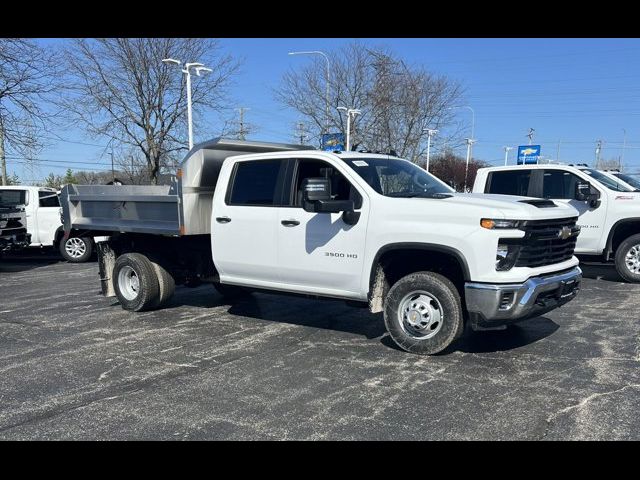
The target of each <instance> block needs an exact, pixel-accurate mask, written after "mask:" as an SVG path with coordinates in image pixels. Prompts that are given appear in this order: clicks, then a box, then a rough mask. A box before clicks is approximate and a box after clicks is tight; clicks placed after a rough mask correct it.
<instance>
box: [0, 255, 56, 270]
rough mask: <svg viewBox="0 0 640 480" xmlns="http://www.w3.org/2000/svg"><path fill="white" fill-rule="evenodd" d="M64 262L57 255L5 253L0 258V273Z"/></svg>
mask: <svg viewBox="0 0 640 480" xmlns="http://www.w3.org/2000/svg"><path fill="white" fill-rule="evenodd" d="M64 261H65V260H64V259H63V258H62V257H60V256H59V255H55V254H53V255H51V254H46V253H43V254H40V253H39V252H35V253H31V254H29V255H26V254H18V253H5V254H3V255H2V256H1V257H0V273H17V272H25V271H27V270H32V269H34V268H40V267H45V266H47V265H53V264H54V263H63V262H64Z"/></svg>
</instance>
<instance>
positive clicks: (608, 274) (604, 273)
mask: <svg viewBox="0 0 640 480" xmlns="http://www.w3.org/2000/svg"><path fill="white" fill-rule="evenodd" d="M580 268H581V269H582V276H583V277H585V278H591V279H593V280H604V281H606V282H616V283H619V282H624V280H623V279H622V277H621V276H620V275H618V272H617V271H616V267H615V266H614V265H612V264H606V263H600V264H597V263H582V262H581V263H580Z"/></svg>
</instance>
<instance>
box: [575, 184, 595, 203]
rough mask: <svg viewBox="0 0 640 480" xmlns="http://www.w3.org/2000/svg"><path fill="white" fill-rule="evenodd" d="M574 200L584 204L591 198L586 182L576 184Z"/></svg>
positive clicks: (589, 186) (589, 188) (589, 187)
mask: <svg viewBox="0 0 640 480" xmlns="http://www.w3.org/2000/svg"><path fill="white" fill-rule="evenodd" d="M574 197H575V199H576V200H578V201H580V202H586V201H588V200H590V197H591V184H590V183H588V182H579V183H576V191H575V195H574Z"/></svg>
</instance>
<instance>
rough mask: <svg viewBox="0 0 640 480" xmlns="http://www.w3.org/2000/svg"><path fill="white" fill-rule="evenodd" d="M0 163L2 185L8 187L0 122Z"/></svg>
mask: <svg viewBox="0 0 640 480" xmlns="http://www.w3.org/2000/svg"><path fill="white" fill-rule="evenodd" d="M0 163H1V164H2V185H8V184H9V181H8V180H7V159H6V158H5V157H4V126H3V125H2V122H0Z"/></svg>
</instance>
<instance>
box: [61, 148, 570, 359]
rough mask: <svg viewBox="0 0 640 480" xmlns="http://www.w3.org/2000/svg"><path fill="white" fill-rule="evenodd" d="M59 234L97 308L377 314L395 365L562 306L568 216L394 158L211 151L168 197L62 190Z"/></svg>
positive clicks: (166, 189) (192, 163)
mask: <svg viewBox="0 0 640 480" xmlns="http://www.w3.org/2000/svg"><path fill="white" fill-rule="evenodd" d="M61 200H62V207H63V212H64V214H63V216H64V225H65V230H70V229H72V228H76V229H81V230H84V231H88V232H93V234H94V235H111V237H110V239H109V240H108V241H107V242H101V243H99V244H98V245H97V250H98V260H99V269H100V278H101V281H102V288H103V293H104V294H105V295H107V296H112V295H116V296H117V298H118V300H119V302H120V304H121V306H122V308H124V309H126V310H133V311H139V310H147V309H152V308H157V307H158V306H160V305H162V304H163V303H164V302H165V301H166V300H167V299H168V298H169V297H170V296H171V295H172V294H173V290H174V287H175V284H187V285H195V284H198V283H199V282H211V283H213V284H214V285H215V287H216V288H217V289H218V291H219V292H220V293H221V294H222V295H225V296H227V297H229V298H232V297H234V296H236V295H239V294H242V293H243V292H246V291H247V290H267V291H278V292H286V293H290V294H303V295H307V296H314V297H330V298H339V299H344V300H347V301H349V302H350V303H359V304H362V305H366V304H367V303H368V306H369V308H370V310H371V311H372V312H382V311H383V312H384V321H385V324H386V327H387V330H388V331H389V333H390V335H391V338H392V339H393V340H394V341H395V342H396V343H397V345H398V346H399V347H401V348H403V349H404V350H407V351H409V352H414V353H420V354H433V353H437V352H440V351H442V350H443V349H445V348H446V347H447V346H448V345H450V344H451V343H452V342H453V341H454V340H455V339H456V338H458V337H459V336H460V335H461V334H462V332H463V328H464V324H465V321H467V320H468V321H469V322H470V323H471V326H472V327H473V328H474V329H482V328H495V327H498V326H504V325H506V324H508V323H511V322H516V321H518V320H523V319H525V318H529V317H532V316H537V315H541V314H543V313H545V312H548V311H550V310H552V309H554V308H556V307H558V306H560V305H562V304H564V303H566V302H568V301H570V300H571V299H573V298H574V297H575V295H576V294H577V292H578V290H579V285H580V280H581V271H580V269H579V267H578V260H577V259H576V258H575V257H574V256H573V250H574V246H575V240H576V237H577V235H578V233H579V228H578V227H576V219H577V212H576V211H575V209H573V208H572V207H570V206H567V205H562V204H561V205H554V204H553V203H552V202H548V201H540V200H527V199H523V198H519V197H503V196H498V195H472V194H464V195H463V194H455V193H452V191H451V189H450V188H449V187H448V186H446V185H445V184H444V183H442V182H441V181H440V180H438V179H436V178H435V177H433V176H432V175H430V174H428V173H427V172H425V171H424V170H423V169H421V168H419V167H417V166H416V165H414V164H413V163H411V162H409V161H406V160H402V159H400V158H396V157H394V156H390V155H381V154H372V153H366V152H357V153H356V152H348V153H344V152H327V151H319V150H315V149H313V148H311V147H308V148H304V147H302V146H300V145H283V144H275V143H265V142H248V141H239V140H227V139H216V140H212V141H209V142H205V143H202V144H200V145H196V146H195V147H194V148H193V149H192V150H191V151H190V152H189V154H188V155H187V156H186V158H185V160H184V161H183V162H182V165H181V169H180V170H179V171H178V175H177V180H176V182H175V183H173V184H172V185H170V186H109V187H104V186H90V185H71V186H67V187H65V188H64V189H63V191H62V194H61Z"/></svg>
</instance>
